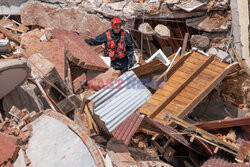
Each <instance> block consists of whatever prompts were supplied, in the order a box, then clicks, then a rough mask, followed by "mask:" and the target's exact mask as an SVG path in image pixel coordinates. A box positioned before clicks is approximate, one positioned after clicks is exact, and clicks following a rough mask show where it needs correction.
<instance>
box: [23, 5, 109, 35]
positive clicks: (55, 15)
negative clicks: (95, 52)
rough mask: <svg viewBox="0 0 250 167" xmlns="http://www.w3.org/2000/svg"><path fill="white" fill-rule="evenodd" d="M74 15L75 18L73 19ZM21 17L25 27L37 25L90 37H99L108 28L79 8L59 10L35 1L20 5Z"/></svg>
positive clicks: (107, 23) (54, 6) (53, 6)
mask: <svg viewBox="0 0 250 167" xmlns="http://www.w3.org/2000/svg"><path fill="white" fill-rule="evenodd" d="M76 13H77V17H75V14H76ZM33 16H35V17H33ZM21 17H22V18H21V19H22V23H23V24H24V25H27V26H29V25H39V26H41V27H47V28H57V29H64V30H69V31H76V32H78V33H83V34H87V35H90V36H96V35H99V34H101V33H102V32H103V31H105V30H106V29H108V28H109V22H108V21H106V20H102V19H100V18H99V17H98V16H96V15H91V14H88V13H87V12H85V11H82V10H81V9H79V8H74V7H71V8H64V9H60V7H59V6H57V5H51V4H47V3H41V2H35V1H33V2H27V3H25V4H22V5H21ZM83 18H84V19H83ZM61 23H63V24H61ZM79 23H83V24H79Z"/></svg>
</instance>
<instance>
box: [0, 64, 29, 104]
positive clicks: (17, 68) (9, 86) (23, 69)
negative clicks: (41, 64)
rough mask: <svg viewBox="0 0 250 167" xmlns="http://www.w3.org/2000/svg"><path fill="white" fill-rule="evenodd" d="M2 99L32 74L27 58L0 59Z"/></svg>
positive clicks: (0, 91) (0, 94) (0, 96)
mask: <svg viewBox="0 0 250 167" xmlns="http://www.w3.org/2000/svg"><path fill="white" fill-rule="evenodd" d="M0 72H1V76H0V83H1V85H0V99H1V98H3V97H4V96H6V95H7V94H8V93H10V92H11V91H12V90H14V89H15V88H16V87H17V86H19V85H21V84H22V83H23V82H24V81H25V80H26V79H27V78H28V76H29V75H30V66H29V64H28V62H27V60H26V59H4V60H0Z"/></svg>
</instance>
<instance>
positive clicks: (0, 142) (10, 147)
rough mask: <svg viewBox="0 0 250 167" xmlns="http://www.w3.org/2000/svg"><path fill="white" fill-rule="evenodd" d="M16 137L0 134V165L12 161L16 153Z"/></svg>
mask: <svg viewBox="0 0 250 167" xmlns="http://www.w3.org/2000/svg"><path fill="white" fill-rule="evenodd" d="M17 139H18V138H17V137H14V136H10V135H7V134H4V133H0V146H1V147H0V155H1V156H0V164H2V163H4V162H6V161H8V160H9V159H12V158H13V156H15V155H14V154H15V152H16V148H17V146H16V142H17Z"/></svg>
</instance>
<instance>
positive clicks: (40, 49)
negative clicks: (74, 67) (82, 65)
mask: <svg viewBox="0 0 250 167" xmlns="http://www.w3.org/2000/svg"><path fill="white" fill-rule="evenodd" d="M65 52H66V51H65V47H64V44H63V43H62V42H61V41H60V40H58V39H51V40H50V41H48V42H46V41H43V42H34V43H33V42H32V43H31V44H29V45H27V46H26V50H25V53H26V56H27V57H30V56H31V55H33V54H36V53H40V54H42V55H43V56H44V57H45V58H46V59H48V60H49V61H50V62H51V63H53V64H54V65H55V67H56V69H57V71H58V73H59V74H60V76H61V77H62V79H63V80H65V77H66V76H67V69H66V68H65V64H66V62H65V59H66V57H65Z"/></svg>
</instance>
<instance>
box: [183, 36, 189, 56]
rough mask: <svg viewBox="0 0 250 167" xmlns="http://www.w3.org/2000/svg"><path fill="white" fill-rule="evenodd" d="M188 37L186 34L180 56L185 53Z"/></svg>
mask: <svg viewBox="0 0 250 167" xmlns="http://www.w3.org/2000/svg"><path fill="white" fill-rule="evenodd" d="M188 36H189V34H188V33H185V36H184V41H183V43H182V50H181V55H183V54H184V53H185V51H186V48H187V41H188Z"/></svg>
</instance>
